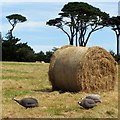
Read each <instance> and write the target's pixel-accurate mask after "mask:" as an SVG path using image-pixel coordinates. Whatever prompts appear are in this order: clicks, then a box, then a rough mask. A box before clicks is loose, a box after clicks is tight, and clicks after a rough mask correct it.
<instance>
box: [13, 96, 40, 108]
mask: <svg viewBox="0 0 120 120" xmlns="http://www.w3.org/2000/svg"><path fill="white" fill-rule="evenodd" d="M13 100H14V101H16V102H17V103H19V104H20V105H22V106H23V107H25V108H26V109H27V108H33V107H38V101H37V100H36V99H35V98H32V97H30V98H23V99H21V100H17V99H15V98H13Z"/></svg>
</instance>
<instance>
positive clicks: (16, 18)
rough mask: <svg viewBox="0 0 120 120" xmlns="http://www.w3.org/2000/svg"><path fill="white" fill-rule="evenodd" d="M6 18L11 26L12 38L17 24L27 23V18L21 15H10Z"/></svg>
mask: <svg viewBox="0 0 120 120" xmlns="http://www.w3.org/2000/svg"><path fill="white" fill-rule="evenodd" d="M6 18H7V19H8V22H9V23H10V24H11V26H12V28H11V29H10V31H9V32H10V34H11V37H12V31H13V29H14V28H15V26H16V24H17V23H22V22H25V21H27V19H26V17H24V16H22V15H20V14H12V15H8V16H6Z"/></svg>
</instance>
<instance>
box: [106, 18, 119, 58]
mask: <svg viewBox="0 0 120 120" xmlns="http://www.w3.org/2000/svg"><path fill="white" fill-rule="evenodd" d="M108 25H109V26H111V27H112V30H113V31H114V32H115V34H116V38H117V56H119V54H120V53H119V52H120V49H119V42H120V41H119V39H120V16H117V17H111V18H110V19H109V21H108Z"/></svg>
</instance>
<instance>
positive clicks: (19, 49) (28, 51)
mask: <svg viewBox="0 0 120 120" xmlns="http://www.w3.org/2000/svg"><path fill="white" fill-rule="evenodd" d="M6 18H7V19H8V21H9V23H10V24H11V25H12V28H11V29H10V31H8V33H7V34H6V39H7V40H2V59H3V60H4V61H21V62H25V61H26V62H28V61H34V51H33V49H32V48H31V47H30V46H28V45H27V43H18V42H19V41H20V39H19V38H16V37H14V36H13V34H12V32H13V30H14V28H15V26H16V24H17V23H22V22H25V21H26V20H27V19H26V17H24V16H22V15H19V14H12V15H9V16H6Z"/></svg>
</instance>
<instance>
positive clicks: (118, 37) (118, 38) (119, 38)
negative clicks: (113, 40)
mask: <svg viewBox="0 0 120 120" xmlns="http://www.w3.org/2000/svg"><path fill="white" fill-rule="evenodd" d="M119 40H120V35H119V34H117V56H119V55H120V53H119V51H120V49H119V42H120V41H119Z"/></svg>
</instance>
